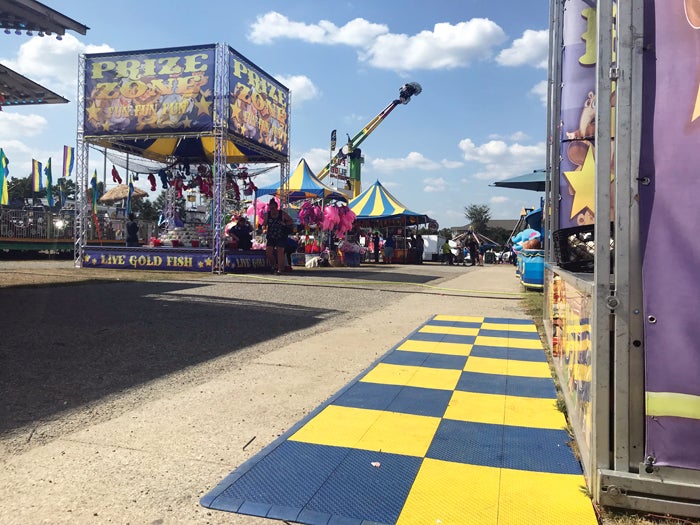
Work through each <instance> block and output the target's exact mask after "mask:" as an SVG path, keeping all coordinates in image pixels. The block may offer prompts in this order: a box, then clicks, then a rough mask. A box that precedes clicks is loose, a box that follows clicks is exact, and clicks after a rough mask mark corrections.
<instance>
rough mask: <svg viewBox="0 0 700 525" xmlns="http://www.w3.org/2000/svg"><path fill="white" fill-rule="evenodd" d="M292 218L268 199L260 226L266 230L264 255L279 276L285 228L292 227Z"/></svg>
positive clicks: (285, 243) (283, 260)
mask: <svg viewBox="0 0 700 525" xmlns="http://www.w3.org/2000/svg"><path fill="white" fill-rule="evenodd" d="M292 223H293V221H292V218H291V217H290V216H289V215H288V214H287V213H286V212H285V211H284V210H280V209H279V206H278V204H277V201H276V200H275V199H270V203H269V204H268V209H267V213H266V214H265V219H264V220H263V223H262V226H263V228H266V229H267V232H266V242H267V244H266V247H265V253H266V254H267V260H268V261H269V262H270V266H271V267H272V271H273V272H275V273H276V274H277V275H280V274H281V273H282V272H283V271H284V269H285V266H286V264H285V259H286V257H285V255H284V248H285V246H286V245H287V237H288V235H287V228H291V226H292Z"/></svg>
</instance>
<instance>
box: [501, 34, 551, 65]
mask: <svg viewBox="0 0 700 525" xmlns="http://www.w3.org/2000/svg"><path fill="white" fill-rule="evenodd" d="M548 56H549V31H547V30H542V31H534V30H532V29H526V30H525V32H523V36H521V37H520V38H517V39H516V40H514V41H513V44H512V45H511V46H510V47H509V48H507V49H503V50H502V51H501V52H500V53H499V54H498V56H497V57H496V62H498V63H499V64H501V65H502V66H523V65H529V66H533V67H537V68H540V69H547V59H548Z"/></svg>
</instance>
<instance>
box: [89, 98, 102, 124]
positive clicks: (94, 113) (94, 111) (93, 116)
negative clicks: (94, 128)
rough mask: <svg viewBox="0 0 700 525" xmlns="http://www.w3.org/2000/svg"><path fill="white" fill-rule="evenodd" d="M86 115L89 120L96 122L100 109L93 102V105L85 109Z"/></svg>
mask: <svg viewBox="0 0 700 525" xmlns="http://www.w3.org/2000/svg"><path fill="white" fill-rule="evenodd" d="M87 114H88V118H89V119H90V120H97V117H98V116H99V114H100V108H98V107H97V106H96V105H95V103H94V102H93V103H92V104H90V106H89V107H88V108H87Z"/></svg>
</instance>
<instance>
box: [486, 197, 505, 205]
mask: <svg viewBox="0 0 700 525" xmlns="http://www.w3.org/2000/svg"><path fill="white" fill-rule="evenodd" d="M508 201H510V199H509V198H508V197H503V196H496V197H491V198H490V199H489V202H491V203H492V204H503V203H504V202H508Z"/></svg>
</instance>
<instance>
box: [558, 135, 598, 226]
mask: <svg viewBox="0 0 700 525" xmlns="http://www.w3.org/2000/svg"><path fill="white" fill-rule="evenodd" d="M564 176H565V177H566V180H568V181H569V185H570V186H571V189H572V190H573V191H574V202H573V203H572V204H571V216H570V218H571V219H573V218H574V217H576V215H578V214H579V213H581V212H582V211H583V210H585V209H586V208H588V209H589V210H590V211H591V213H595V157H594V155H593V147H592V146H590V147H589V148H588V152H587V153H586V160H584V161H583V166H582V167H581V170H579V171H565V172H564Z"/></svg>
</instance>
